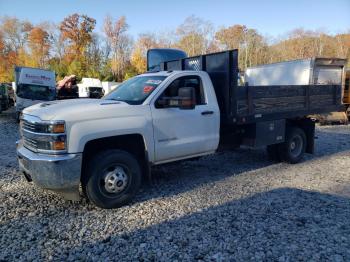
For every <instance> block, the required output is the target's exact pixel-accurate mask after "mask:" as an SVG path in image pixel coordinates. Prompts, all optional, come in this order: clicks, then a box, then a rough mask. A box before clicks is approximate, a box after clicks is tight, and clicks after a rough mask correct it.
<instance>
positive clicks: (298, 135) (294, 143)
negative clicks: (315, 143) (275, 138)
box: [279, 127, 306, 164]
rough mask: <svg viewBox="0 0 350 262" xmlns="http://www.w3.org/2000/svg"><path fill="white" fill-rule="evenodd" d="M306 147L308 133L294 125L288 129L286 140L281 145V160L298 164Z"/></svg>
mask: <svg viewBox="0 0 350 262" xmlns="http://www.w3.org/2000/svg"><path fill="white" fill-rule="evenodd" d="M305 149H306V135H305V132H304V130H302V129H301V128H298V127H292V128H290V129H289V130H288V131H287V134H286V140H285V142H284V143H282V144H280V146H279V154H280V157H281V160H283V161H285V162H288V163H291V164H296V163H298V162H300V160H301V159H302V158H303V156H304V153H305Z"/></svg>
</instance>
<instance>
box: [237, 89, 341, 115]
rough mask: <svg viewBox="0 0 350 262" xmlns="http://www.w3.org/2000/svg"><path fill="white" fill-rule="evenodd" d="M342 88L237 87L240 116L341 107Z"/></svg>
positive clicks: (238, 113)
mask: <svg viewBox="0 0 350 262" xmlns="http://www.w3.org/2000/svg"><path fill="white" fill-rule="evenodd" d="M340 88H341V86H335V85H310V86H309V85H306V86H254V87H250V86H245V87H239V88H238V92H237V93H238V95H237V98H238V101H237V116H240V117H244V116H248V115H252V114H272V113H279V112H281V113H282V112H289V111H290V112H293V111H309V112H310V113H312V111H315V110H317V109H324V108H325V107H331V106H334V105H340V104H341V90H340Z"/></svg>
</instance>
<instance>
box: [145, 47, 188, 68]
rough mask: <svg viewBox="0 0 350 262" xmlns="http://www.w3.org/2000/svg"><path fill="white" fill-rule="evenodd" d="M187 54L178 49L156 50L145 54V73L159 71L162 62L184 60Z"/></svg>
mask: <svg viewBox="0 0 350 262" xmlns="http://www.w3.org/2000/svg"><path fill="white" fill-rule="evenodd" d="M186 57H187V54H186V53H185V52H184V51H182V50H179V49H170V48H157V49H150V50H148V52H147V71H160V64H161V63H162V62H167V61H172V60H178V59H182V58H186Z"/></svg>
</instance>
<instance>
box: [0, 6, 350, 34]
mask: <svg viewBox="0 0 350 262" xmlns="http://www.w3.org/2000/svg"><path fill="white" fill-rule="evenodd" d="M75 12H78V13H81V14H87V15H89V16H91V17H93V18H95V19H96V20H97V26H96V30H97V31H100V30H101V29H102V23H103V18H104V17H105V15H107V14H109V15H111V16H113V17H119V16H121V15H125V16H126V17H127V22H128V24H129V25H130V30H129V32H130V33H131V34H132V35H133V36H137V35H138V33H141V32H161V31H163V30H167V29H174V28H176V26H177V25H179V24H181V23H182V22H183V21H184V19H185V18H186V17H188V16H190V15H192V14H194V15H195V16H197V17H200V18H203V19H206V20H209V21H211V22H212V23H213V24H214V26H215V27H220V26H229V25H233V24H245V25H247V26H248V27H250V28H255V29H258V31H259V32H261V33H262V34H264V35H270V36H273V37H279V36H283V34H284V33H286V32H288V31H290V30H292V29H294V28H297V27H303V28H305V29H312V30H314V29H325V30H327V31H328V32H329V33H339V32H344V31H350V0H304V1H302V0H265V1H263V0H261V1H259V0H241V1H234V0H231V1H229V0H215V1H209V0H187V1H185V0H177V1H167V0H163V1H161V0H147V1H141V0H138V1H137V0H124V1H119V0H114V1H113V0H95V1H93V0H22V1H20V0H0V16H4V15H8V16H17V17H18V18H20V19H28V20H29V21H31V22H33V23H39V22H42V21H47V20H49V21H53V22H60V21H62V19H63V18H64V17H65V16H67V15H69V14H72V13H75Z"/></svg>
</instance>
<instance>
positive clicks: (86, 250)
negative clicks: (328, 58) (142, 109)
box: [0, 114, 350, 261]
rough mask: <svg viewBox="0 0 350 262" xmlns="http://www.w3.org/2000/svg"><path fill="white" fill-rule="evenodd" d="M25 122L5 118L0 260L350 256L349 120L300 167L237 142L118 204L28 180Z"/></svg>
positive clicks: (168, 171) (158, 174) (1, 119)
mask: <svg viewBox="0 0 350 262" xmlns="http://www.w3.org/2000/svg"><path fill="white" fill-rule="evenodd" d="M17 129H18V126H17V124H16V123H15V121H14V120H13V119H12V118H11V116H10V114H2V115H0V260H1V261H2V260H4V261H13V260H16V261H17V260H29V261H31V260H33V261H40V260H45V261H46V260H59V261H62V260H65V261H66V260H68V261H69V260H84V261H86V260H88V261H96V260H106V261H108V260H120V261H135V260H139V261H169V260H171V261H227V260H228V261H249V260H254V261H257V260H258V261H270V260H273V261H296V260H299V261H300V260H301V261H350V172H349V170H350V160H349V156H350V127H347V126H332V127H319V128H317V136H318V139H317V140H316V151H317V152H316V154H315V155H312V156H311V155H308V156H307V157H306V158H305V160H304V161H303V162H302V163H300V164H297V165H288V164H281V163H278V164H276V163H273V162H271V161H269V160H268V159H267V156H266V155H265V152H264V150H250V149H239V150H236V151H234V152H224V153H220V154H217V155H213V156H208V157H204V158H201V159H199V160H196V161H187V162H182V163H180V164H179V163H177V164H173V165H168V166H162V167H158V168H156V169H155V170H154V173H155V182H154V185H153V186H144V187H143V189H142V190H141V192H140V193H139V194H138V196H137V197H136V199H135V201H134V202H133V203H131V204H130V205H129V206H125V207H123V208H119V209H115V210H102V209H99V208H96V207H94V206H92V205H90V204H88V203H87V202H86V201H85V200H82V201H81V202H80V203H71V202H66V201H64V200H63V199H61V198H60V197H59V196H57V195H55V194H53V193H49V192H46V191H43V190H41V189H40V188H37V187H35V186H34V185H32V184H29V183H27V182H26V181H25V180H24V179H23V178H22V177H21V175H20V174H19V172H18V166H17V162H16V154H15V141H16V139H17V138H18V131H17Z"/></svg>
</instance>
